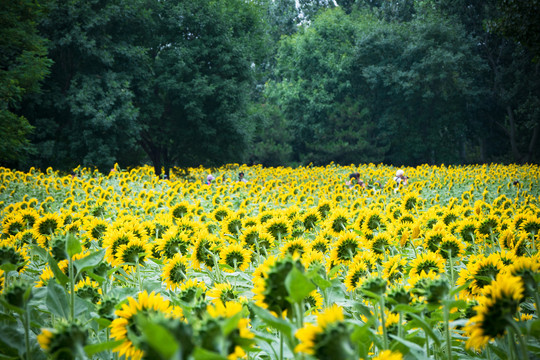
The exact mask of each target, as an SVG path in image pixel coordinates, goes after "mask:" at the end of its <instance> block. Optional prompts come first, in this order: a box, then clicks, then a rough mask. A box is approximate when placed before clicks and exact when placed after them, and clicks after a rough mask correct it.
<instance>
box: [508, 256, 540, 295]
mask: <svg viewBox="0 0 540 360" xmlns="http://www.w3.org/2000/svg"><path fill="white" fill-rule="evenodd" d="M512 260H513V262H512V264H510V265H509V266H508V268H507V269H506V272H507V273H509V274H511V275H512V276H516V277H519V278H521V281H522V282H523V290H524V292H523V295H524V296H525V297H533V296H535V294H538V282H537V279H538V278H539V276H538V275H539V274H540V261H539V258H538V255H537V256H536V257H533V258H529V257H520V258H513V259H512Z"/></svg>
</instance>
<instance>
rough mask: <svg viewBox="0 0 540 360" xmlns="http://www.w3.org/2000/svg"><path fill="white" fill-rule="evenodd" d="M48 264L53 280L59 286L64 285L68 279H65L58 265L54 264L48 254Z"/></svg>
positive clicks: (53, 260)
mask: <svg viewBox="0 0 540 360" xmlns="http://www.w3.org/2000/svg"><path fill="white" fill-rule="evenodd" d="M48 262H49V266H50V267H51V270H52V272H53V274H54V278H55V279H56V281H58V282H59V283H60V285H66V284H67V283H68V281H69V277H67V275H66V274H64V273H63V272H62V270H60V268H59V267H58V263H57V262H56V260H55V259H54V258H53V257H52V256H51V255H50V254H49V255H48ZM51 281H53V282H54V280H53V279H51V280H49V282H51Z"/></svg>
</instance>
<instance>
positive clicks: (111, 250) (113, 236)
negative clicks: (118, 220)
mask: <svg viewBox="0 0 540 360" xmlns="http://www.w3.org/2000/svg"><path fill="white" fill-rule="evenodd" d="M133 239H136V237H135V234H133V233H132V232H131V231H124V230H123V229H109V230H108V231H107V233H106V234H105V236H104V237H103V247H104V248H105V249H106V250H105V259H107V261H108V262H109V264H111V265H113V266H114V264H116V255H117V252H118V249H119V247H120V246H121V245H127V244H128V243H129V242H130V241H131V240H133Z"/></svg>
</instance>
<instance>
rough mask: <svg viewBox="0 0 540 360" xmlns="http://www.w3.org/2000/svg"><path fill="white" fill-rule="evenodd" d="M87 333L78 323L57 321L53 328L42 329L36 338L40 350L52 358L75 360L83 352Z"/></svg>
mask: <svg viewBox="0 0 540 360" xmlns="http://www.w3.org/2000/svg"><path fill="white" fill-rule="evenodd" d="M87 339H88V331H87V330H85V328H84V326H83V325H82V324H80V323H79V322H78V321H74V322H67V321H65V320H60V321H58V322H57V323H56V324H55V326H54V328H49V329H47V328H42V329H41V333H40V334H39V335H38V336H37V341H38V344H39V346H40V347H41V349H43V351H44V352H46V353H47V354H49V355H50V356H51V357H53V358H59V359H75V358H77V357H78V356H79V355H80V354H81V352H82V351H83V347H84V346H85V345H86V342H87Z"/></svg>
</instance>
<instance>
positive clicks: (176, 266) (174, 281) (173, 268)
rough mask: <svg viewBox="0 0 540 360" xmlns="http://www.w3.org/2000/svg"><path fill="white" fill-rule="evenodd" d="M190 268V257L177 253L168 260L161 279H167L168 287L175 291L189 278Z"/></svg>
mask: <svg viewBox="0 0 540 360" xmlns="http://www.w3.org/2000/svg"><path fill="white" fill-rule="evenodd" d="M188 268H189V262H188V259H187V258H186V257H184V256H183V255H181V254H179V253H176V254H175V255H174V256H173V257H172V258H171V259H168V260H166V261H165V265H164V266H163V273H162V274H161V279H162V280H163V281H165V284H166V285H167V289H170V290H173V291H174V290H176V289H177V288H179V287H180V285H181V284H182V283H183V282H184V281H186V280H187V279H188V278H187V269H188Z"/></svg>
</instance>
